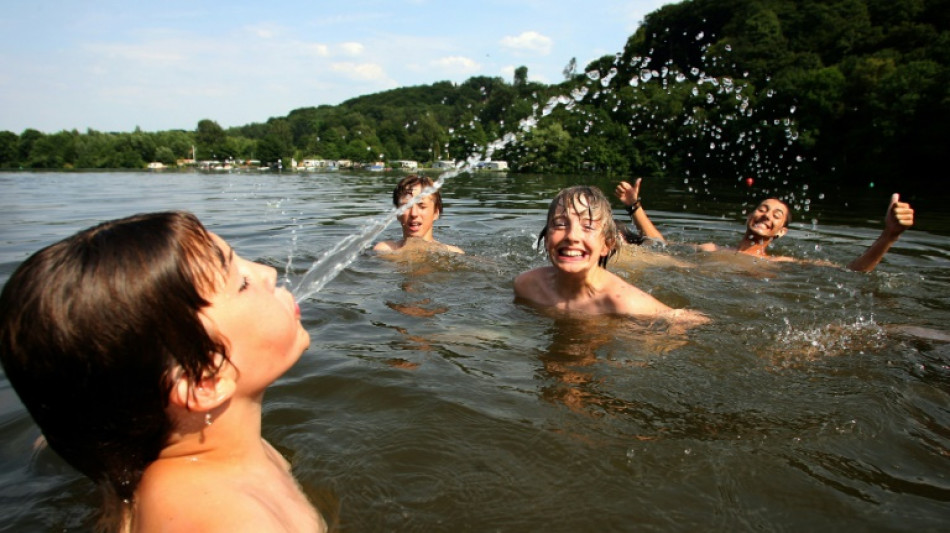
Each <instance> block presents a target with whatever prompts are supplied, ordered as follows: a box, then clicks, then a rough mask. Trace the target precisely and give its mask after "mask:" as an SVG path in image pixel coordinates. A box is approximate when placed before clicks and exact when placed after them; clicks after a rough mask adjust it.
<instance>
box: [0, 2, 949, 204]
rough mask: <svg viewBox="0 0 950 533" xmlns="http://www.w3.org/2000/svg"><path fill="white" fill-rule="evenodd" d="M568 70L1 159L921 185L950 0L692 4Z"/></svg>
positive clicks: (44, 136)
mask: <svg viewBox="0 0 950 533" xmlns="http://www.w3.org/2000/svg"><path fill="white" fill-rule="evenodd" d="M566 63H567V64H566V65H565V68H564V79H563V81H562V82H560V83H557V84H552V85H545V84H539V83H534V82H530V81H529V80H528V69H527V68H526V67H520V68H518V69H517V70H516V71H515V75H514V78H513V79H512V80H505V79H502V78H499V77H489V76H478V77H473V78H470V79H468V80H466V81H465V82H463V83H460V84H455V83H451V82H447V81H444V82H437V83H433V84H431V85H424V86H416V87H405V88H399V89H394V90H390V91H385V92H381V93H376V94H371V95H365V96H360V97H357V98H353V99H351V100H348V101H346V102H343V103H341V104H339V105H336V106H326V105H324V106H318V107H307V108H301V109H295V110H292V111H290V112H289V113H288V114H287V115H286V116H284V117H272V118H270V119H268V120H266V121H265V122H260V123H253V124H248V125H245V126H240V127H234V128H228V129H224V128H222V127H220V126H219V125H218V124H217V123H216V122H215V121H214V119H213V118H207V119H204V120H201V121H199V122H198V124H197V125H196V128H195V129H194V130H192V131H183V130H175V131H160V132H145V131H141V130H139V129H136V131H133V132H99V131H94V130H87V131H86V132H78V131H76V130H73V131H61V132H58V133H43V132H40V131H37V130H35V129H27V130H25V131H23V132H21V133H20V134H16V133H14V132H10V131H0V168H29V169H87V168H89V169H92V168H143V167H145V166H146V165H147V164H148V163H149V162H152V161H159V162H162V163H165V164H169V165H173V164H175V163H176V161H178V160H181V159H183V158H191V157H192V150H193V147H194V150H195V156H196V158H197V159H212V158H214V159H218V160H224V159H234V160H247V159H255V160H259V161H261V162H263V163H264V164H268V163H276V162H277V161H282V163H283V166H284V167H285V168H287V167H288V165H289V163H290V160H291V159H296V160H298V161H300V160H303V159H306V158H322V159H327V160H337V159H348V160H352V161H357V162H369V161H376V160H378V159H384V160H386V161H396V160H404V159H408V160H416V161H419V162H420V163H422V164H426V163H431V162H433V161H437V160H446V159H449V160H455V161H463V160H469V159H471V160H475V159H484V158H488V157H490V158H493V159H496V160H505V161H507V162H508V164H509V167H510V168H511V171H512V172H532V173H533V172H545V173H584V172H602V173H609V174H614V175H660V174H668V175H682V176H687V177H696V178H697V180H704V181H708V180H717V181H718V180H736V179H743V178H744V177H752V176H755V177H757V178H767V179H770V180H773V181H774V180H788V179H796V178H798V177H804V178H807V179H808V180H810V181H811V182H812V183H815V182H820V181H822V180H830V181H840V182H849V183H860V182H868V181H870V182H877V183H879V184H881V185H886V184H891V183H897V182H900V183H902V184H904V185H908V184H915V185H918V186H920V187H923V186H925V185H926V184H927V182H928V181H929V180H930V179H931V178H930V175H931V172H932V169H936V168H940V163H942V161H941V160H939V159H938V158H940V157H941V153H942V150H943V149H944V147H945V145H946V142H947V139H948V138H950V0H686V1H683V2H680V3H677V4H671V5H667V6H665V7H663V8H661V9H659V10H657V11H655V12H653V13H651V14H650V15H648V16H647V17H646V18H645V20H644V24H643V25H642V26H641V27H640V28H639V29H638V30H637V32H636V33H635V34H633V35H631V36H630V37H629V39H628V40H627V43H626V45H625V46H624V49H623V50H620V51H618V52H617V53H616V54H615V55H610V56H605V57H602V58H600V59H598V60H595V61H593V62H592V63H590V64H589V65H586V66H579V65H577V64H576V60H574V59H570V60H569V61H567V62H566Z"/></svg>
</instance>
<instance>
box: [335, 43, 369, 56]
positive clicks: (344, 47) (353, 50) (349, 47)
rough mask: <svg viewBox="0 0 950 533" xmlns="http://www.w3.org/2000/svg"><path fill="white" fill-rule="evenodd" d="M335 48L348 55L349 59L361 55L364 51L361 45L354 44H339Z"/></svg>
mask: <svg viewBox="0 0 950 533" xmlns="http://www.w3.org/2000/svg"><path fill="white" fill-rule="evenodd" d="M337 46H338V47H339V49H340V51H341V52H342V53H343V54H344V55H348V56H350V57H356V56H358V55H360V54H362V53H363V50H364V49H365V47H364V46H363V45H362V44H360V43H356V42H348V43H340V44H339V45H337Z"/></svg>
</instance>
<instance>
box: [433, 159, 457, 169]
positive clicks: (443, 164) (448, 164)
mask: <svg viewBox="0 0 950 533" xmlns="http://www.w3.org/2000/svg"><path fill="white" fill-rule="evenodd" d="M432 168H439V169H453V168H455V161H445V160H443V161H436V162H434V163H432Z"/></svg>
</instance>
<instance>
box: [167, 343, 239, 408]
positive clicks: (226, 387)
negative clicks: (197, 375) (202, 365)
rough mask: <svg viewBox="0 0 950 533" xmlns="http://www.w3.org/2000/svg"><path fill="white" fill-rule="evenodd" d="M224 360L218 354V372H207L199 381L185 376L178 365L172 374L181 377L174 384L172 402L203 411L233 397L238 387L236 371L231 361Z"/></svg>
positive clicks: (216, 361) (216, 358) (171, 395)
mask: <svg viewBox="0 0 950 533" xmlns="http://www.w3.org/2000/svg"><path fill="white" fill-rule="evenodd" d="M223 360H224V358H223V357H221V356H220V355H217V356H216V357H215V363H216V364H217V365H218V369H219V370H218V372H216V373H215V374H214V375H211V374H206V375H204V376H202V377H201V379H200V380H198V381H197V382H195V381H193V380H192V379H189V378H188V377H187V376H185V375H184V372H182V371H181V368H180V367H176V369H175V370H176V372H175V373H173V374H172V375H180V376H181V377H180V378H178V380H177V381H176V382H175V383H174V385H173V386H172V390H171V394H170V398H169V400H170V402H171V403H172V404H173V405H177V406H179V407H182V408H184V409H186V410H189V411H199V412H202V411H210V410H212V409H214V408H216V407H218V406H219V405H221V404H223V403H224V402H226V401H228V400H229V399H231V396H233V395H234V390H235V389H236V388H237V383H236V382H235V372H234V371H233V367H231V365H230V364H229V363H227V362H224V364H223V365H221V362H222V361H223Z"/></svg>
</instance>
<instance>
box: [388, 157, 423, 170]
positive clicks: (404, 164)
mask: <svg viewBox="0 0 950 533" xmlns="http://www.w3.org/2000/svg"><path fill="white" fill-rule="evenodd" d="M393 168H398V169H401V170H416V169H417V168H419V163H418V162H417V161H409V160H406V159H400V160H399V161H393Z"/></svg>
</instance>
